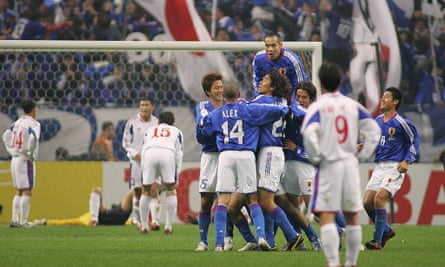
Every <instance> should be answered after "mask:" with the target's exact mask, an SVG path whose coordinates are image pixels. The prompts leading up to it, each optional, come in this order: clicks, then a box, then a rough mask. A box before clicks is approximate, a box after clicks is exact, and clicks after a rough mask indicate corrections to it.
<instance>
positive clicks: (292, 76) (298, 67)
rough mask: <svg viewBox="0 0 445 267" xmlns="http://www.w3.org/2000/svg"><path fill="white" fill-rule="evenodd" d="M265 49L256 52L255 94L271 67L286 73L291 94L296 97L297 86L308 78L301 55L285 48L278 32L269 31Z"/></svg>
mask: <svg viewBox="0 0 445 267" xmlns="http://www.w3.org/2000/svg"><path fill="white" fill-rule="evenodd" d="M264 45H265V46H266V49H265V50H262V51H259V52H258V53H256V55H255V57H254V59H253V62H252V67H253V81H252V82H253V88H254V90H255V96H257V95H258V94H259V92H258V88H259V85H260V81H261V80H262V79H263V77H264V75H266V73H267V71H268V70H269V69H271V68H275V69H278V70H279V71H280V72H281V73H285V74H286V76H287V78H288V79H289V83H290V85H291V96H292V98H294V97H295V90H296V86H297V84H298V83H299V82H301V81H305V80H307V78H308V77H307V75H306V73H305V72H304V69H303V64H302V63H301V60H300V57H299V56H298V55H297V54H295V53H294V52H293V51H291V50H289V49H287V48H283V43H282V41H281V38H280V36H279V35H278V34H277V33H269V34H267V35H266V37H265V38H264Z"/></svg>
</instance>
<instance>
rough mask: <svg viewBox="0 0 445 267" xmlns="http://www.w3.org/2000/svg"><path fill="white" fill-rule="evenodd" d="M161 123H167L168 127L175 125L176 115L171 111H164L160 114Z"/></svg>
mask: <svg viewBox="0 0 445 267" xmlns="http://www.w3.org/2000/svg"><path fill="white" fill-rule="evenodd" d="M159 123H166V124H168V125H173V124H174V123H175V114H173V112H171V111H164V112H162V113H161V114H159Z"/></svg>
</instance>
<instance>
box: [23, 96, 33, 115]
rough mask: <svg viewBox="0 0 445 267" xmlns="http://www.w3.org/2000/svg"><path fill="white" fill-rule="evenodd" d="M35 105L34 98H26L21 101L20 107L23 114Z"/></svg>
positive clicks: (27, 112)
mask: <svg viewBox="0 0 445 267" xmlns="http://www.w3.org/2000/svg"><path fill="white" fill-rule="evenodd" d="M35 107H36V102H34V100H32V99H30V98H27V99H24V100H23V101H22V108H23V111H24V112H25V114H29V113H31V112H32V110H33V109H34V108H35Z"/></svg>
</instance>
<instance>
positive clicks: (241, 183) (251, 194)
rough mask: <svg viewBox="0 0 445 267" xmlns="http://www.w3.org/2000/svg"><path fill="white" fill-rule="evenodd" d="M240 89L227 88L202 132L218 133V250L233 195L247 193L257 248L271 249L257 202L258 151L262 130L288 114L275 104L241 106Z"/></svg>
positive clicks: (216, 226)
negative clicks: (219, 105)
mask: <svg viewBox="0 0 445 267" xmlns="http://www.w3.org/2000/svg"><path fill="white" fill-rule="evenodd" d="M239 96H240V91H239V87H238V85H237V84H235V83H228V84H225V86H224V97H225V100H226V103H225V104H224V105H223V106H222V107H221V108H219V109H216V110H214V111H213V112H212V113H210V114H209V115H208V116H207V117H206V119H205V120H204V124H203V126H202V127H203V129H202V130H203V133H204V134H205V135H207V136H213V135H214V134H216V143H217V147H218V151H219V152H220V154H219V157H218V171H217V177H218V179H217V183H216V191H217V192H218V204H217V207H216V211H215V218H214V224H215V235H216V238H215V239H216V240H215V243H216V248H215V251H223V247H224V230H225V226H226V219H227V207H228V205H229V202H230V198H231V194H232V193H234V192H238V193H241V194H245V195H246V198H247V202H248V205H249V210H250V216H251V218H252V221H253V223H254V225H255V229H256V234H257V241H258V245H259V247H260V248H261V249H263V250H268V249H270V246H269V244H268V243H267V241H266V239H265V232H264V217H263V213H262V210H261V207H260V205H259V204H258V201H257V194H256V193H257V179H256V164H255V154H254V153H255V152H256V150H257V145H258V139H259V127H260V126H262V125H264V124H267V123H271V122H273V121H275V120H277V119H279V118H280V117H282V116H283V115H284V114H286V113H287V111H288V108H287V106H281V105H274V104H245V103H240V102H239V101H238V98H239Z"/></svg>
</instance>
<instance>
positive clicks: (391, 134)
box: [388, 127, 396, 140]
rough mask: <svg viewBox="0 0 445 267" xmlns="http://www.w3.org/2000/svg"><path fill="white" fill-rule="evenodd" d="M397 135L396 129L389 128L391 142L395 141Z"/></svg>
mask: <svg viewBox="0 0 445 267" xmlns="http://www.w3.org/2000/svg"><path fill="white" fill-rule="evenodd" d="M395 134H396V128H394V127H389V129H388V135H389V140H394V135H395Z"/></svg>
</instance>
